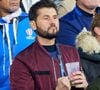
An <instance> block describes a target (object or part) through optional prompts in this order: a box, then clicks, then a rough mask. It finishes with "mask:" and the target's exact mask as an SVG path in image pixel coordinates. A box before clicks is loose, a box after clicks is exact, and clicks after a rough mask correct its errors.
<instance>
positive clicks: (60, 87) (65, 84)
mask: <svg viewBox="0 0 100 90" xmlns="http://www.w3.org/2000/svg"><path fill="white" fill-rule="evenodd" d="M70 89H71V86H70V81H69V79H68V77H61V78H59V79H58V81H57V86H56V90H70Z"/></svg>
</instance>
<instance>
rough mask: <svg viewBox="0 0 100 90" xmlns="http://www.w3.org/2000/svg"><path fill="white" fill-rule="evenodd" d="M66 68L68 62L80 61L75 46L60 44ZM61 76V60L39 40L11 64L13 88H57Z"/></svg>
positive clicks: (39, 89) (50, 89) (19, 89)
mask: <svg viewBox="0 0 100 90" xmlns="http://www.w3.org/2000/svg"><path fill="white" fill-rule="evenodd" d="M59 48H60V52H61V55H62V60H63V63H64V68H65V70H66V72H67V69H66V66H65V64H66V63H68V62H79V60H80V59H79V56H78V52H77V51H76V49H75V48H74V47H71V46H66V45H59ZM56 77H57V78H59V77H60V66H59V60H54V59H53V58H52V57H51V56H50V55H49V53H48V52H47V51H46V50H45V48H43V47H42V46H41V45H40V44H39V43H38V42H36V43H35V44H32V45H31V46H30V47H28V48H27V49H25V50H24V51H23V52H22V53H20V54H19V55H18V56H16V58H15V59H14V61H13V64H12V66H11V76H10V79H11V88H12V90H55V87H56Z"/></svg>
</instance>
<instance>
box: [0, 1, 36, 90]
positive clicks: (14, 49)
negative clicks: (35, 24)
mask: <svg viewBox="0 0 100 90" xmlns="http://www.w3.org/2000/svg"><path fill="white" fill-rule="evenodd" d="M19 6H20V0H0V90H10V80H9V78H10V77H9V73H10V65H11V64H12V59H13V57H14V56H16V55H17V54H18V53H20V52H21V51H22V50H23V49H25V48H26V47H27V46H28V45H30V44H31V43H33V42H34V41H35V33H34V31H33V30H32V29H31V27H30V24H29V19H28V15H27V14H26V13H24V12H22V10H21V9H20V7H19Z"/></svg>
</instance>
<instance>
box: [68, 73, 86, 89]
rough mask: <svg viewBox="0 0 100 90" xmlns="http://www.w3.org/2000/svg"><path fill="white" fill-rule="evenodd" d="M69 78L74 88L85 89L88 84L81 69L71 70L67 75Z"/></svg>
mask: <svg viewBox="0 0 100 90" xmlns="http://www.w3.org/2000/svg"><path fill="white" fill-rule="evenodd" d="M69 80H70V82H71V85H72V86H75V87H76V88H84V89H85V88H86V87H87V86H88V83H87V80H86V78H85V75H84V74H83V73H82V72H81V71H77V72H73V73H72V74H71V75H70V76H69Z"/></svg>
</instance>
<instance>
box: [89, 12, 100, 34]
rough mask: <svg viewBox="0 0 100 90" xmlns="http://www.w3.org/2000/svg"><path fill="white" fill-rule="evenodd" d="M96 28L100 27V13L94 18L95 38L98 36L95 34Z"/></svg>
mask: <svg viewBox="0 0 100 90" xmlns="http://www.w3.org/2000/svg"><path fill="white" fill-rule="evenodd" d="M95 27H100V13H96V14H95V17H94V19H93V22H92V26H91V32H92V34H93V35H94V36H95V35H96V34H95V32H94V28H95Z"/></svg>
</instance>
